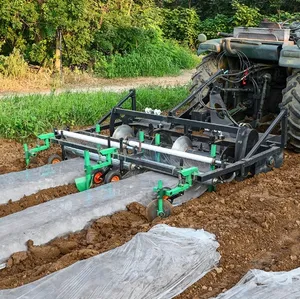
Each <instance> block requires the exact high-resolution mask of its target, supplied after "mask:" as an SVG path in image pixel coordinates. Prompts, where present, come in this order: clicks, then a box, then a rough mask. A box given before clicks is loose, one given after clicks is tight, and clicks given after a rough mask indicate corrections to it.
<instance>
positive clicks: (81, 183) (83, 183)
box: [75, 147, 117, 192]
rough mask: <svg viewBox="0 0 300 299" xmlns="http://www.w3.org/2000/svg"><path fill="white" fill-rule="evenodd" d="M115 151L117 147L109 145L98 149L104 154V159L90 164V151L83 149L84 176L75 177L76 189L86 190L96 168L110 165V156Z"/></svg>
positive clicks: (90, 183) (100, 153)
mask: <svg viewBox="0 0 300 299" xmlns="http://www.w3.org/2000/svg"><path fill="white" fill-rule="evenodd" d="M116 152H117V148H115V147H110V148H105V149H102V150H100V151H99V155H101V156H105V161H102V162H100V161H98V163H97V164H95V165H91V160H90V152H89V151H88V150H85V151H84V171H85V176H84V177H80V178H77V179H75V184H76V187H77V189H78V191H80V192H81V191H85V190H88V189H89V188H90V187H91V185H92V180H93V177H94V173H95V171H96V170H100V169H104V168H106V167H111V166H112V156H113V155H114V154H115V153H116Z"/></svg>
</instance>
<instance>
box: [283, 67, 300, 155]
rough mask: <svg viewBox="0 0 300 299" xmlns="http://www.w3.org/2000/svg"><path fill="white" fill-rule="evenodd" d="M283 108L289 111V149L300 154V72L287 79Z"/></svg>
mask: <svg viewBox="0 0 300 299" xmlns="http://www.w3.org/2000/svg"><path fill="white" fill-rule="evenodd" d="M282 94H283V98H282V107H284V108H286V109H287V110H288V112H289V113H288V128H287V135H288V147H289V148H290V149H292V150H294V151H295V152H300V72H296V73H294V74H293V75H291V76H289V77H288V78H287V86H286V88H285V89H283V91H282Z"/></svg>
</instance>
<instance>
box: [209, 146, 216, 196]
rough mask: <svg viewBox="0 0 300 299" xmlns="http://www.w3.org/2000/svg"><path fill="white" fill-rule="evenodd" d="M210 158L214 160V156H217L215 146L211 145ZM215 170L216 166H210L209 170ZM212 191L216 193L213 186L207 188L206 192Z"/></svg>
mask: <svg viewBox="0 0 300 299" xmlns="http://www.w3.org/2000/svg"><path fill="white" fill-rule="evenodd" d="M210 156H211V158H214V159H215V158H216V156H217V146H216V144H212V145H211V148H210ZM215 168H216V166H215V165H214V164H211V165H210V170H215ZM213 191H216V186H214V185H210V186H208V192H213Z"/></svg>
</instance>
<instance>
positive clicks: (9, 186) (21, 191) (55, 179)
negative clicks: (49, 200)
mask: <svg viewBox="0 0 300 299" xmlns="http://www.w3.org/2000/svg"><path fill="white" fill-rule="evenodd" d="M80 176H84V168H83V159H81V158H76V159H71V160H67V161H63V162H61V163H57V164H53V165H44V166H41V167H37V168H34V169H27V170H24V171H18V172H11V173H7V174H2V175H0V190H1V193H0V204H6V203H7V202H8V201H9V200H12V201H16V200H19V199H21V198H22V197H23V196H24V195H31V194H34V193H36V192H38V191H40V190H44V189H48V188H52V187H57V186H62V185H67V184H70V183H74V180H75V178H78V177H80Z"/></svg>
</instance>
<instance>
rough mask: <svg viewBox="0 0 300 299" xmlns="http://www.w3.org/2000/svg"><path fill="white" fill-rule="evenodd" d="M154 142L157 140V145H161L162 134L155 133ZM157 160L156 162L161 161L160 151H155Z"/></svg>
mask: <svg viewBox="0 0 300 299" xmlns="http://www.w3.org/2000/svg"><path fill="white" fill-rule="evenodd" d="M154 142H155V145H157V146H159V145H160V134H155V139H154ZM155 160H156V162H160V153H155Z"/></svg>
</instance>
